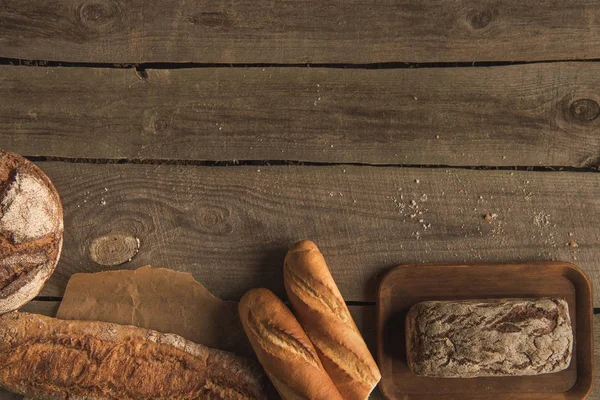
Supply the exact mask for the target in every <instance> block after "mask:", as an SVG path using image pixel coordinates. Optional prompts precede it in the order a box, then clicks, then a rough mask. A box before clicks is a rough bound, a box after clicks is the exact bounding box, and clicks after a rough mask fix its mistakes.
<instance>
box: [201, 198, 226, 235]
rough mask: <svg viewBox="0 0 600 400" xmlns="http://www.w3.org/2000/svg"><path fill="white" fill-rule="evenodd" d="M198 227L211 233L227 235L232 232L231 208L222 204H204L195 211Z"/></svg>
mask: <svg viewBox="0 0 600 400" xmlns="http://www.w3.org/2000/svg"><path fill="white" fill-rule="evenodd" d="M196 222H197V223H198V228H200V230H201V231H202V232H204V233H207V234H212V235H229V234H231V233H232V232H233V224H232V221H231V210H229V209H228V208H227V207H222V206H215V205H212V206H205V207H201V208H199V209H198V211H197V213H196Z"/></svg>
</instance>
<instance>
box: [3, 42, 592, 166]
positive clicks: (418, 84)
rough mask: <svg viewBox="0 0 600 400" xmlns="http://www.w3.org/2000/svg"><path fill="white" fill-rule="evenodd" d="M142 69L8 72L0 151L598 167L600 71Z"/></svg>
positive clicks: (554, 66)
mask: <svg viewBox="0 0 600 400" xmlns="http://www.w3.org/2000/svg"><path fill="white" fill-rule="evenodd" d="M599 37H600V36H599ZM599 48H600V47H599ZM146 75H147V76H146ZM146 75H144V76H146V77H144V76H141V75H140V73H138V72H136V71H135V70H133V69H92V68H41V67H38V68H33V67H32V68H24V67H11V66H4V67H0V97H1V98H3V99H4V101H2V102H1V103H0V141H1V143H2V146H3V147H5V148H8V149H11V150H13V151H16V152H18V153H21V154H25V155H31V156H33V155H43V156H61V157H75V158H86V157H87V158H110V159H120V158H129V159H169V160H171V159H178V160H210V161H214V160H217V161H220V160H299V161H314V162H336V163H339V162H346V163H355V162H359V163H371V164H381V163H384V164H413V165H431V164H434V165H461V166H473V165H487V166H515V165H522V166H536V165H544V166H575V167H581V166H597V165H600V152H599V149H600V118H599V116H600V106H599V105H598V104H599V103H600V94H599V93H598V90H597V89H598V87H600V78H599V76H600V64H596V63H550V64H533V65H518V66H504V67H489V68H433V69H395V70H358V69H349V70H345V69H327V68H316V69H315V68H265V69H261V68H250V69H244V68H200V69H180V70H148V71H146Z"/></svg>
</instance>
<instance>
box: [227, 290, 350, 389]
mask: <svg viewBox="0 0 600 400" xmlns="http://www.w3.org/2000/svg"><path fill="white" fill-rule="evenodd" d="M239 313H240V319H241V321H242V326H243V327H244V330H245V332H246V335H247V336H248V339H249V340H250V343H251V344H252V348H253V349H254V352H255V353H256V355H257V357H258V360H259V361H260V363H261V364H262V366H263V368H264V369H265V371H266V373H267V375H268V376H269V378H270V379H271V382H273V385H275V388H276V389H277V391H278V392H279V394H280V395H281V397H283V398H284V399H285V400H296V399H311V400H342V397H341V396H340V393H339V392H338V390H337V389H336V387H335V385H334V384H333V382H332V381H331V378H330V377H329V375H327V372H326V371H325V369H324V368H323V365H322V363H321V361H320V359H319V356H318V354H317V352H316V350H315V348H314V346H313V345H312V343H311V342H310V340H309V339H308V337H307V336H306V334H305V333H304V331H303V330H302V327H301V326H300V324H299V323H298V321H297V320H296V318H295V317H294V315H293V314H292V312H291V311H290V310H289V309H288V308H287V307H286V306H285V304H283V302H282V301H281V300H279V298H278V297H277V296H276V295H275V294H274V293H273V292H271V291H270V290H268V289H252V290H250V291H249V292H247V293H246V294H245V295H244V296H243V297H242V299H241V300H240V303H239Z"/></svg>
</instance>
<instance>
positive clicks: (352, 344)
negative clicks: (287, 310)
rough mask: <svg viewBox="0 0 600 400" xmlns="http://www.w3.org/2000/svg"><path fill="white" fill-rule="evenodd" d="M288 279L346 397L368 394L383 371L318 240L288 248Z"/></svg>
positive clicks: (290, 292) (308, 329) (291, 292)
mask: <svg viewBox="0 0 600 400" xmlns="http://www.w3.org/2000/svg"><path fill="white" fill-rule="evenodd" d="M284 283H285V289H286V292H287V295H288V297H289V299H290V302H291V303H292V307H293V308H294V311H295V312H296V314H297V315H298V320H299V321H300V324H301V325H302V328H304V330H305V331H306V334H307V335H308V337H309V338H310V340H311V341H312V342H313V344H314V345H315V347H316V349H317V352H318V353H319V357H320V358H321V361H322V362H323V366H324V367H325V370H326V371H327V372H328V373H329V375H330V376H331V379H332V380H333V383H335V385H336V387H337V388H338V390H339V392H340V394H341V395H342V397H343V398H344V399H347V400H364V399H366V398H368V397H369V394H370V393H371V392H372V391H373V389H374V388H375V386H376V385H377V383H378V382H379V380H380V379H381V374H380V373H379V369H378V368H377V364H376V363H375V360H373V357H372V356H371V353H370V352H369V349H368V348H367V345H366V344H365V342H364V340H363V338H362V336H361V334H360V332H359V330H358V328H357V327H356V324H355V323H354V320H353V319H352V316H351V315H350V312H349V311H348V307H347V306H346V303H345V302H344V299H343V298H342V295H341V294H340V291H339V290H338V288H337V286H336V284H335V282H334V281H333V277H332V276H331V273H330V272H329V268H327V263H326V262H325V259H324V258H323V255H322V254H321V252H320V251H319V249H318V247H317V245H315V244H314V243H313V242H311V241H308V240H305V241H302V242H299V243H296V245H294V246H293V247H292V248H291V249H290V250H289V252H288V253H287V255H286V257H285V262H284Z"/></svg>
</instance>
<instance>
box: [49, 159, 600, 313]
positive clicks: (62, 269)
mask: <svg viewBox="0 0 600 400" xmlns="http://www.w3.org/2000/svg"><path fill="white" fill-rule="evenodd" d="M38 165H39V166H40V167H41V168H42V169H43V170H44V171H45V172H46V173H47V174H48V175H49V177H50V178H51V179H52V180H53V182H54V183H55V185H56V187H57V189H58V192H59V194H60V195H61V198H62V201H63V204H64V210H65V212H64V215H65V241H64V248H63V253H62V257H61V260H60V262H59V264H58V267H57V269H56V271H55V273H54V274H53V276H52V277H51V279H50V280H49V281H48V284H47V285H46V287H45V288H44V290H43V292H42V294H43V295H46V296H60V295H61V294H62V293H63V290H64V288H65V285H66V283H67V280H68V278H69V276H70V275H71V274H73V273H76V272H92V271H98V270H105V269H114V268H127V269H132V268H137V267H140V266H143V265H146V264H151V265H153V266H156V267H166V268H171V269H174V270H180V271H187V272H191V273H193V275H194V276H195V277H196V279H198V280H199V281H201V282H203V283H204V284H205V285H206V286H207V288H208V289H209V290H211V291H212V292H213V293H215V294H216V295H218V296H221V297H223V298H225V299H239V297H241V295H242V294H243V293H244V292H245V291H246V290H248V289H250V288H253V287H256V286H263V285H266V286H267V287H269V288H271V289H273V290H274V291H275V292H276V293H278V294H282V293H283V292H284V291H283V284H282V279H281V274H282V272H281V270H282V268H281V266H282V262H283V257H284V255H285V252H286V250H287V249H288V247H289V246H290V245H291V244H293V243H294V242H295V241H297V240H300V239H304V238H309V239H312V240H314V241H315V242H317V244H318V245H319V247H320V248H321V249H322V250H323V252H324V254H325V256H326V258H327V260H328V261H329V264H330V266H331V268H332V271H333V275H334V277H335V279H336V280H337V282H338V283H339V285H340V287H341V288H342V289H343V294H344V296H345V298H346V299H347V300H351V301H364V300H367V301H369V300H370V301H372V300H374V298H375V289H376V286H377V283H378V281H379V278H380V276H381V274H382V273H383V272H385V271H386V270H387V269H388V268H389V267H392V266H394V265H397V264H401V263H420V262H477V261H490V262H491V261H528V260H553V259H557V260H563V261H571V262H574V263H575V264H577V265H579V266H581V268H583V270H584V271H585V272H586V273H587V274H588V275H589V277H590V279H591V280H592V282H594V283H596V284H597V283H598V282H599V280H600V270H598V259H599V257H600V236H599V234H598V231H597V229H596V224H594V223H593V221H597V220H600V207H599V202H600V198H599V197H598V191H599V190H600V175H598V174H596V173H575V172H517V171H515V172H513V171H492V170H486V171H477V170H467V169H439V168H436V169H429V168H388V167H366V166H361V167H355V166H331V167H317V166H314V167H309V166H302V167H298V166H279V167H264V166H258V167H249V166H238V167H199V166H173V165H133V164H86V163H65V162H40V163H38ZM486 215H487V216H488V217H487V218H488V219H486V217H485V216H486ZM115 233H120V234H122V235H123V237H131V239H127V240H130V241H131V240H136V239H137V240H139V250H138V252H137V254H135V255H134V256H133V258H132V260H131V261H127V262H125V263H123V264H121V265H110V264H111V263H107V265H100V264H97V263H95V262H94V261H92V259H91V258H90V249H91V246H92V243H94V242H95V241H96V240H97V239H98V238H100V237H103V236H105V235H110V234H115ZM107 250H110V247H109V248H107ZM119 254H120V253H119ZM119 257H121V256H119ZM597 296H598V295H596V297H595V298H596V299H598V297H597ZM596 303H597V300H596Z"/></svg>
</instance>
